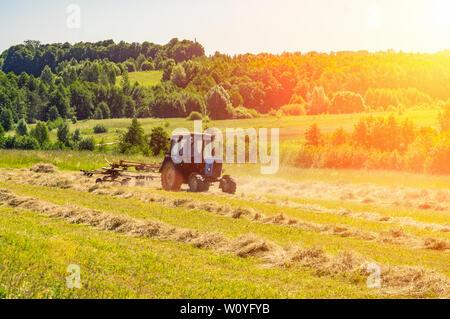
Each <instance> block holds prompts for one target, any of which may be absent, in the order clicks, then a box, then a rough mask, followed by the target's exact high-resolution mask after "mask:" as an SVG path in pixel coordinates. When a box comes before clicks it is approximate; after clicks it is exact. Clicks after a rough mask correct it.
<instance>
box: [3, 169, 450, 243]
mask: <svg viewBox="0 0 450 319" xmlns="http://www.w3.org/2000/svg"><path fill="white" fill-rule="evenodd" d="M26 173H27V174H20V175H15V176H14V175H12V174H9V176H8V177H7V178H6V180H13V181H17V179H18V180H19V182H25V183H27V184H32V185H41V186H47V187H57V188H72V189H74V190H77V191H87V192H91V193H94V194H99V195H109V196H115V197H119V198H132V197H134V198H138V199H140V200H141V201H144V202H157V203H160V204H163V205H166V206H170V207H184V208H188V209H200V210H205V211H208V212H210V213H214V214H219V215H222V216H228V217H232V218H241V217H244V218H247V219H248V220H251V221H254V222H259V223H265V224H273V225H284V226H288V227H293V228H296V229H301V230H304V231H313V232H318V233H322V234H328V235H334V236H339V237H349V238H356V239H362V240H368V241H376V242H380V243H388V244H395V245H404V246H408V247H410V248H418V249H431V250H440V251H447V250H450V243H449V242H448V241H447V240H445V239H440V238H433V237H427V238H419V237H416V236H412V235H410V234H408V233H406V232H405V231H403V230H402V229H392V230H389V231H384V232H372V231H364V230H360V229H355V228H352V227H350V226H347V225H337V224H318V223H312V222H307V221H303V220H299V219H295V218H287V217H286V216H285V215H283V214H282V213H281V214H278V215H276V216H270V217H268V216H265V215H264V214H263V213H261V212H256V211H255V210H253V209H247V208H241V207H233V206H231V205H226V204H225V205H224V204H219V203H216V202H204V201H198V200H195V199H192V198H189V199H188V198H183V199H181V198H179V199H174V198H171V197H167V196H163V195H158V194H156V193H147V194H142V193H141V192H140V193H131V192H127V191H125V190H124V188H114V187H112V186H111V185H110V184H108V185H105V184H94V185H93V184H92V181H91V180H90V179H88V178H84V177H82V178H80V177H79V176H78V179H74V176H73V175H71V174H69V175H61V174H32V175H29V174H28V172H26ZM266 201H267V199H266ZM283 205H285V204H283ZM288 205H290V207H292V208H296V209H302V210H307V211H313V212H320V213H333V214H338V215H341V216H347V217H352V218H358V219H364V220H369V221H376V222H387V223H392V224H395V225H399V226H413V227H418V228H422V229H427V230H435V231H437V230H441V231H444V232H445V231H447V230H448V229H447V228H446V227H445V226H443V225H438V224H427V223H421V222H417V221H415V220H413V219H411V218H407V217H386V216H381V215H378V214H376V213H356V212H352V211H350V210H346V209H340V210H333V209H328V208H325V207H322V206H319V205H293V204H288ZM449 228H450V227H449Z"/></svg>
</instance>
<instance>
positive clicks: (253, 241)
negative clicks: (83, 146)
mask: <svg viewBox="0 0 450 319" xmlns="http://www.w3.org/2000/svg"><path fill="white" fill-rule="evenodd" d="M0 203H1V204H2V205H4V206H9V207H14V208H18V209H24V210H31V211H34V212H37V213H41V214H44V215H47V216H49V217H53V218H59V219H64V220H66V221H68V222H70V223H74V224H85V225H89V226H93V227H95V228H96V229H99V230H105V231H112V232H116V233H120V234H124V235H130V236H137V237H146V238H154V239H158V240H171V241H177V242H182V243H186V244H188V245H192V246H194V247H198V248H208V249H213V250H217V251H219V252H225V253H231V254H234V255H236V256H239V257H248V256H255V257H258V258H261V259H262V260H263V261H264V262H265V263H266V264H267V265H270V266H282V267H289V266H295V265H300V266H304V267H308V268H311V269H313V270H314V271H315V273H316V274H317V275H319V276H323V275H326V276H331V277H344V278H347V279H349V280H351V281H352V282H360V281H361V280H365V278H366V277H367V276H368V275H370V274H371V272H370V270H369V268H368V265H369V264H371V261H368V260H366V259H364V258H363V257H361V256H359V255H357V254H356V253H354V252H349V251H344V252H341V253H340V254H338V255H329V254H326V253H325V252H324V251H323V250H322V249H320V248H312V247H307V248H305V247H281V246H280V245H278V244H275V243H273V242H271V241H268V240H265V239H261V238H258V237H257V236H255V235H252V234H246V235H242V236H240V237H238V238H237V239H234V240H230V239H227V238H225V237H224V236H222V235H221V234H218V233H214V234H211V233H202V232H199V231H196V230H190V229H183V228H178V227H173V226H170V225H167V224H164V223H161V222H157V221H151V220H141V219H136V218H131V217H128V216H118V215H114V214H110V213H106V212H103V211H98V210H92V209H86V208H79V207H76V206H68V205H65V206H62V205H54V204H51V203H48V202H45V201H42V200H39V199H36V198H31V197H23V196H18V195H15V194H14V193H12V192H10V191H8V190H5V189H0ZM378 266H379V267H380V279H381V285H382V286H381V289H380V293H384V294H395V295H398V294H402V295H408V296H414V297H427V296H430V295H431V296H438V297H444V298H448V297H450V280H449V279H448V278H447V277H446V276H445V275H443V274H440V273H438V272H435V271H432V270H429V269H424V268H420V267H409V266H408V267H390V266H385V265H378Z"/></svg>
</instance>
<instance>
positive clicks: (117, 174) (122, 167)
mask: <svg viewBox="0 0 450 319" xmlns="http://www.w3.org/2000/svg"><path fill="white" fill-rule="evenodd" d="M105 161H106V162H107V163H108V165H109V166H108V167H102V168H101V169H98V170H91V171H86V170H81V172H83V175H84V176H87V177H92V176H94V175H103V177H101V178H97V179H96V181H95V182H96V183H103V182H120V183H121V184H122V185H127V184H128V183H129V182H130V181H131V180H133V179H134V180H139V181H150V180H154V179H156V178H158V179H159V178H160V175H159V174H158V175H148V174H146V175H139V174H137V172H146V173H153V174H156V173H158V172H159V170H160V168H161V164H147V163H140V162H132V161H120V162H118V163H111V162H109V161H108V160H107V159H105ZM129 169H134V170H135V171H129Z"/></svg>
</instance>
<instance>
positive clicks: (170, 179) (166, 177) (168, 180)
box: [161, 162, 183, 191]
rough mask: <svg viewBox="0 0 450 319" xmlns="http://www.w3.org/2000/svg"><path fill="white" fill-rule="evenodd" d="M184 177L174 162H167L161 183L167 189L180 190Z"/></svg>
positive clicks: (162, 172)
mask: <svg viewBox="0 0 450 319" xmlns="http://www.w3.org/2000/svg"><path fill="white" fill-rule="evenodd" d="M182 183H183V178H182V176H181V174H180V172H178V170H177V168H176V167H175V165H174V164H173V163H172V162H167V163H166V164H164V167H163V168H162V171H161V184H162V187H163V189H164V190H166V191H179V190H180V189H181V184H182Z"/></svg>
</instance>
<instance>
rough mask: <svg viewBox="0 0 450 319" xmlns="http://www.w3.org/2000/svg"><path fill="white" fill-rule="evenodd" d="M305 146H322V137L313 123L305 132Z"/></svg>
mask: <svg viewBox="0 0 450 319" xmlns="http://www.w3.org/2000/svg"><path fill="white" fill-rule="evenodd" d="M305 138H306V145H310V146H319V145H320V144H322V141H323V136H322V133H321V132H320V129H319V126H318V125H317V124H316V123H314V124H313V125H311V126H310V127H309V129H308V130H307V131H306V132H305Z"/></svg>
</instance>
